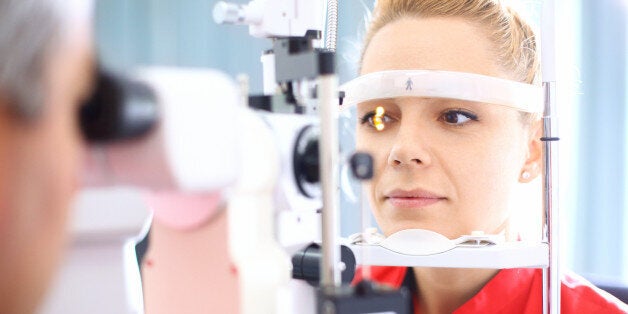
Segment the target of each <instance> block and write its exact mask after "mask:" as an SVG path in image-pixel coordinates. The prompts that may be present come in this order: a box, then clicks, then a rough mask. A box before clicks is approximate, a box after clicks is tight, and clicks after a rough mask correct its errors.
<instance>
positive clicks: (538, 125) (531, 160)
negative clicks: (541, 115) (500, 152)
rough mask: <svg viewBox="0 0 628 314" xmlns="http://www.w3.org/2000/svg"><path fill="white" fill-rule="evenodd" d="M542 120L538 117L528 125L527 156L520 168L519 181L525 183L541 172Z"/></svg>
mask: <svg viewBox="0 0 628 314" xmlns="http://www.w3.org/2000/svg"><path fill="white" fill-rule="evenodd" d="M542 136H543V121H542V120H541V119H538V120H536V121H534V122H532V124H531V126H530V136H529V138H528V143H527V150H528V151H527V158H526V160H525V163H524V164H523V167H522V169H521V175H520V176H519V182H522V183H527V182H530V181H532V180H534V179H535V178H536V177H538V176H539V175H540V174H541V166H542V162H543V161H542V157H543V142H542V141H541V137H542Z"/></svg>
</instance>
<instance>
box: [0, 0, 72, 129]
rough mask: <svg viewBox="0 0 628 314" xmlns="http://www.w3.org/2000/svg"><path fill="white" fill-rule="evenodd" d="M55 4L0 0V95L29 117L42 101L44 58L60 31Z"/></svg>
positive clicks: (35, 111)
mask: <svg viewBox="0 0 628 314" xmlns="http://www.w3.org/2000/svg"><path fill="white" fill-rule="evenodd" d="M54 2H55V1H50V0H0V94H2V95H4V96H5V97H7V99H8V100H9V103H10V105H11V108H10V109H11V110H13V111H14V112H15V113H17V114H18V115H19V116H22V117H26V118H31V117H33V116H36V115H37V114H38V113H39V112H41V111H42V106H43V103H44V100H45V97H46V95H45V93H46V91H45V88H46V87H45V77H44V76H45V75H46V64H47V61H46V60H47V56H48V55H49V54H50V51H51V50H53V49H54V44H55V43H56V42H57V39H58V36H59V32H60V19H59V15H58V10H56V8H55V4H54Z"/></svg>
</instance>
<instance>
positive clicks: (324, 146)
mask: <svg viewBox="0 0 628 314" xmlns="http://www.w3.org/2000/svg"><path fill="white" fill-rule="evenodd" d="M317 83H318V84H317V85H318V92H317V94H318V97H319V107H318V111H319V116H320V121H321V137H320V139H319V160H320V179H321V186H322V190H323V211H322V229H323V230H322V242H323V243H322V254H323V260H322V262H321V287H337V286H340V282H341V277H340V269H339V267H338V266H339V264H340V246H339V245H338V243H337V239H338V237H337V236H338V229H339V228H338V207H339V196H338V193H339V192H338V186H339V178H338V177H339V174H338V165H339V160H340V157H339V155H340V152H339V146H338V105H337V102H338V98H337V95H338V78H337V77H336V75H321V76H319V78H318V82H317Z"/></svg>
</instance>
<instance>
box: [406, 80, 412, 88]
mask: <svg viewBox="0 0 628 314" xmlns="http://www.w3.org/2000/svg"><path fill="white" fill-rule="evenodd" d="M412 84H413V83H412V79H411V78H408V80H407V81H406V90H412Z"/></svg>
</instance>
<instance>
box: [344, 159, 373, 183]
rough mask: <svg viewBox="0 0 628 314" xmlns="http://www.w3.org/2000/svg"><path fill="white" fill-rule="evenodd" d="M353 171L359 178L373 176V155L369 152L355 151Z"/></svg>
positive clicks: (351, 161) (365, 178)
mask: <svg viewBox="0 0 628 314" xmlns="http://www.w3.org/2000/svg"><path fill="white" fill-rule="evenodd" d="M350 163H351V172H352V173H353V175H354V176H355V177H356V178H357V179H358V180H369V179H371V178H373V157H372V156H371V155H370V154H368V153H355V154H353V156H351V160H350Z"/></svg>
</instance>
